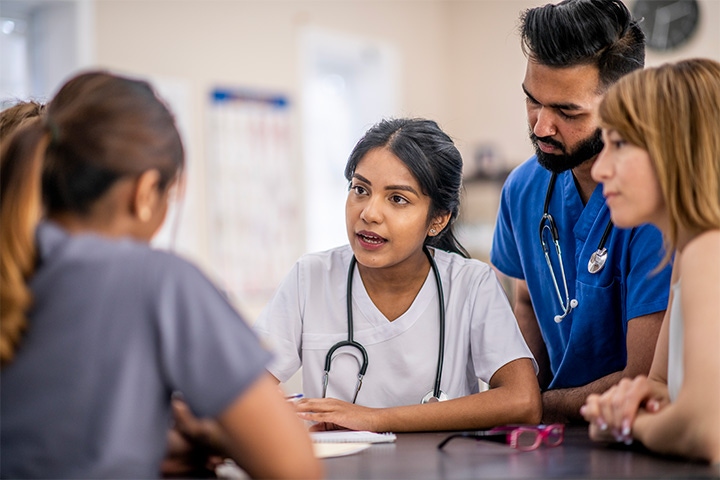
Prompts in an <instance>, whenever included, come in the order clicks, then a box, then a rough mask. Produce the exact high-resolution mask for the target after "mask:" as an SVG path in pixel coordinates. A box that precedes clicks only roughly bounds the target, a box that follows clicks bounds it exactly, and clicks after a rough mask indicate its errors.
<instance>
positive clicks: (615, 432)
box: [580, 375, 669, 445]
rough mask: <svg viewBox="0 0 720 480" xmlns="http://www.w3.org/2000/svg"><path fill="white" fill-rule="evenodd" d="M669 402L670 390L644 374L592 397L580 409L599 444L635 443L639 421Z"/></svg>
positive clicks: (591, 433)
mask: <svg viewBox="0 0 720 480" xmlns="http://www.w3.org/2000/svg"><path fill="white" fill-rule="evenodd" d="M668 403H669V399H668V396H667V391H662V389H659V388H658V387H657V384H656V383H654V382H653V381H651V380H649V379H648V378H647V377H646V376H644V375H639V376H637V377H635V378H634V379H632V380H631V379H629V378H624V379H622V380H621V381H620V382H619V383H618V384H617V385H615V386H613V387H611V388H610V389H608V390H607V391H606V392H605V393H603V394H600V395H598V394H591V395H589V396H588V398H587V400H586V401H585V405H583V406H582V407H581V408H580V414H581V415H582V416H583V417H584V418H585V420H587V421H588V422H589V423H590V438H591V439H593V440H595V441H617V442H624V443H626V444H628V445H629V444H630V443H632V440H633V425H634V423H635V419H636V418H638V417H639V416H641V415H644V414H653V413H657V412H659V411H660V410H661V409H662V408H663V407H665V406H666V405H667V404H668Z"/></svg>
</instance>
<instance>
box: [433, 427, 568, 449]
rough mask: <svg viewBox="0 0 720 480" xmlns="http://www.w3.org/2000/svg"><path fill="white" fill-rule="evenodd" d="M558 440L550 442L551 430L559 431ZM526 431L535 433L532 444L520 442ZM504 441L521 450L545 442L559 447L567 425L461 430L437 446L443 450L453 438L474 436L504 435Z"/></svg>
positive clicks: (490, 436)
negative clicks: (527, 444)
mask: <svg viewBox="0 0 720 480" xmlns="http://www.w3.org/2000/svg"><path fill="white" fill-rule="evenodd" d="M558 431H559V435H558V441H557V442H555V443H549V437H550V433H551V432H556V433H557V432H558ZM526 432H533V434H534V435H535V441H534V442H533V444H532V445H529V446H523V445H520V443H519V442H518V438H519V437H520V435H522V434H523V433H526ZM502 436H504V437H505V438H504V441H505V443H507V444H508V445H510V447H511V448H514V449H516V450H520V451H523V452H529V451H531V450H536V449H537V448H538V447H539V446H540V444H541V443H544V444H545V445H546V446H548V447H557V446H559V445H560V444H562V443H563V441H564V439H565V425H564V424H562V423H553V424H550V425H502V426H499V427H495V428H491V429H490V430H479V431H475V432H459V433H453V434H451V435H449V436H448V437H446V438H445V439H444V440H443V441H442V442H440V443H439V444H438V446H437V448H438V450H442V449H443V447H444V446H445V445H447V444H448V442H450V440H452V439H453V438H474V439H475V440H483V439H488V440H492V439H493V438H492V437H502Z"/></svg>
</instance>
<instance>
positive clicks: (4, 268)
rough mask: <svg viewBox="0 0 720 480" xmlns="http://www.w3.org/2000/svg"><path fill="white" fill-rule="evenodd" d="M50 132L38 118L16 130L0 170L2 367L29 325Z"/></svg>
mask: <svg viewBox="0 0 720 480" xmlns="http://www.w3.org/2000/svg"><path fill="white" fill-rule="evenodd" d="M48 143H49V135H48V134H47V133H46V131H45V129H44V128H43V126H42V124H41V123H40V122H35V123H34V124H32V125H28V126H27V127H25V128H22V129H20V130H18V131H16V132H15V135H13V136H12V138H11V139H10V140H9V141H8V143H6V144H4V145H3V147H2V152H0V154H1V155H2V159H3V160H2V167H1V168H0V228H1V230H0V282H2V288H1V289H0V365H2V366H5V365H7V364H8V363H10V362H11V361H12V359H13V357H14V354H15V351H16V350H17V347H18V345H19V343H20V338H21V336H22V333H23V331H24V330H25V328H26V326H27V312H28V310H29V308H30V306H31V304H32V295H31V293H30V288H29V287H28V284H27V281H28V279H29V278H30V277H31V276H32V274H33V273H34V271H35V264H36V257H37V254H36V248H35V229H36V228H37V225H38V222H39V221H40V216H41V215H42V211H43V205H42V190H41V179H42V171H43V163H44V152H45V150H46V149H47V145H48Z"/></svg>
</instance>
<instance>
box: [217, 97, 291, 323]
mask: <svg viewBox="0 0 720 480" xmlns="http://www.w3.org/2000/svg"><path fill="white" fill-rule="evenodd" d="M290 113H291V112H290V104H289V101H288V99H287V97H285V96H283V95H274V94H271V95H268V94H264V93H262V92H253V91H248V90H242V89H220V88H218V89H215V90H213V91H212V95H211V99H210V109H209V115H208V117H207V118H208V134H207V142H208V143H207V145H208V149H209V155H208V163H207V170H206V175H207V178H206V181H207V183H206V185H207V199H208V210H209V212H208V214H209V218H208V222H207V224H208V225H209V229H210V230H209V237H208V243H209V245H208V246H209V250H210V259H211V262H212V264H213V270H214V271H215V272H217V274H219V275H220V277H221V278H220V279H219V280H220V282H221V284H222V285H223V288H225V289H226V291H227V293H229V294H230V296H231V297H232V298H233V299H234V300H237V301H238V302H239V303H240V304H241V305H243V306H244V307H246V308H250V309H252V308H261V306H262V305H264V304H265V303H266V302H267V301H268V300H269V299H270V296H271V295H272V293H273V292H274V291H275V289H276V288H277V287H278V285H279V284H280V282H281V281H282V279H283V278H284V277H285V275H287V273H288V272H289V270H290V268H291V267H292V265H293V263H294V262H295V261H296V260H297V258H298V256H299V254H300V253H301V252H302V248H303V245H302V239H303V235H302V232H303V221H304V217H303V214H302V213H303V212H302V197H301V195H302V192H301V191H300V185H299V183H300V182H299V180H298V179H299V178H301V176H300V174H299V173H298V171H300V172H301V170H300V167H299V165H298V164H299V163H300V162H299V161H298V159H296V158H293V148H292V132H291V115H290Z"/></svg>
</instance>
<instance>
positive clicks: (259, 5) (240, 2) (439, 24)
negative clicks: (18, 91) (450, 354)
mask: <svg viewBox="0 0 720 480" xmlns="http://www.w3.org/2000/svg"><path fill="white" fill-rule="evenodd" d="M87 3H91V4H92V6H93V8H92V9H90V8H86V7H84V8H83V9H82V12H83V15H84V16H85V20H83V22H85V23H84V26H88V25H89V26H90V28H91V33H90V34H89V35H87V36H86V38H87V40H81V41H80V44H81V45H80V46H79V48H80V49H81V50H80V51H81V52H84V53H82V55H85V56H86V57H87V56H89V55H92V57H93V59H94V62H93V63H94V64H96V65H99V66H103V67H108V68H111V69H113V70H116V71H118V70H119V71H124V72H127V73H131V74H134V75H140V76H145V77H148V78H151V79H164V83H165V84H166V85H167V84H179V85H182V87H183V88H182V91H183V95H182V98H183V102H184V105H183V108H182V109H183V111H186V112H187V113H186V115H188V116H190V117H191V121H190V122H189V125H190V128H189V129H188V132H187V141H188V143H189V145H191V149H190V157H189V159H188V160H189V166H188V174H189V187H188V188H189V190H190V191H191V192H193V201H192V202H188V204H186V205H185V206H184V212H183V215H184V217H185V218H186V220H187V222H188V224H189V225H191V226H192V229H191V230H192V231H191V235H192V236H193V239H192V241H191V242H189V243H188V245H189V246H188V247H187V251H186V252H184V253H186V254H187V255H188V256H190V257H192V258H193V259H195V260H197V261H198V262H199V263H200V264H201V265H203V266H205V267H206V268H208V252H207V248H208V247H207V245H208V241H207V235H208V226H207V225H206V224H205V217H206V212H207V208H208V206H207V205H206V204H205V203H204V198H205V193H206V189H207V188H212V186H211V185H210V186H208V185H206V178H205V175H204V162H205V152H206V151H207V148H206V145H205V131H204V129H205V125H206V118H205V115H206V112H207V105H208V95H209V92H210V90H211V89H212V88H214V87H216V86H244V87H248V88H258V89H261V90H269V91H276V92H282V93H285V94H287V95H289V97H290V100H291V102H294V109H293V112H294V115H295V120H294V122H295V123H294V124H295V125H296V127H297V128H296V129H295V137H296V138H295V142H294V143H295V145H296V147H295V148H296V155H295V158H296V159H297V161H299V162H301V161H302V153H301V152H302V144H301V138H300V132H301V124H300V122H301V115H300V113H301V112H300V104H299V102H300V99H301V91H300V83H301V68H300V65H299V62H300V59H299V55H300V48H299V41H300V34H301V32H302V31H303V30H305V29H306V27H316V28H319V29H325V30H331V31H337V32H341V33H343V34H347V35H353V36H357V37H360V38H366V39H371V40H372V41H377V42H382V43H385V44H389V45H392V46H393V47H394V48H395V49H396V50H397V52H398V53H399V58H400V61H399V71H400V88H399V90H400V92H401V96H400V98H399V114H402V115H413V116H424V117H429V118H433V119H435V120H437V121H438V122H439V123H440V124H441V126H442V127H444V129H445V130H446V131H447V132H448V133H449V134H450V135H451V136H452V137H453V138H455V140H456V142H457V144H458V146H459V148H460V150H461V152H462V153H463V155H464V157H465V160H466V162H469V161H471V159H472V154H473V152H474V149H475V148H476V147H477V146H478V145H481V144H490V145H492V146H493V147H494V148H495V149H496V151H497V153H498V155H499V156H500V157H501V158H502V159H503V161H504V162H506V163H507V164H508V165H514V164H517V163H519V162H521V161H522V160H524V159H525V158H527V157H528V156H529V155H530V154H531V148H530V144H529V141H528V140H527V125H526V121H525V111H524V96H523V94H522V92H521V89H520V82H521V80H522V78H523V75H524V68H525V58H524V57H523V55H522V53H521V51H520V46H519V39H518V37H517V33H516V27H517V22H518V17H519V14H520V12H521V11H522V10H524V9H526V8H529V7H533V6H537V5H540V4H544V3H546V1H545V0H539V1H537V0H536V1H531V0H172V1H168V0H99V1H95V2H92V1H91V0H82V1H81V2H80V4H85V5H86V6H87ZM628 4H630V5H631V4H632V2H631V0H628ZM700 4H701V8H702V11H703V16H702V24H701V26H700V29H699V31H698V33H697V35H696V36H695V37H694V38H693V39H692V40H691V41H690V42H689V43H688V44H686V45H685V46H683V47H682V48H680V49H679V50H677V51H674V52H672V53H669V54H659V53H656V52H652V51H649V52H648V54H647V64H648V65H656V64H659V63H662V62H665V61H671V60H677V59H679V58H686V57H692V56H706V57H711V58H715V59H718V60H720V0H700ZM70 23H72V22H71V21H70V20H67V24H68V25H69V24H70ZM55 27H56V28H55V29H60V28H62V26H59V25H55ZM80 28H81V29H82V28H83V25H80ZM85 42H87V43H85ZM77 51H78V50H77V49H76V50H75V52H77ZM73 55H77V53H73ZM72 61H77V59H74V60H72ZM81 63H83V64H84V63H87V62H81ZM48 67H50V68H51V67H52V65H50V64H48ZM56 87H57V85H55V86H53V88H52V90H53V91H54V89H55V88H56ZM48 93H51V92H48ZM338 181H340V182H342V181H343V180H342V179H338ZM298 238H299V239H303V238H304V232H300V233H299V235H298ZM299 242H300V243H302V240H299ZM303 248H304V246H303V245H301V244H299V245H298V252H299V253H301V252H302V251H303ZM289 267H290V266H289V265H288V268H289ZM208 269H209V268H208ZM209 273H211V274H212V272H211V271H210V272H209ZM259 301H260V303H262V302H263V301H264V299H259Z"/></svg>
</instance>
